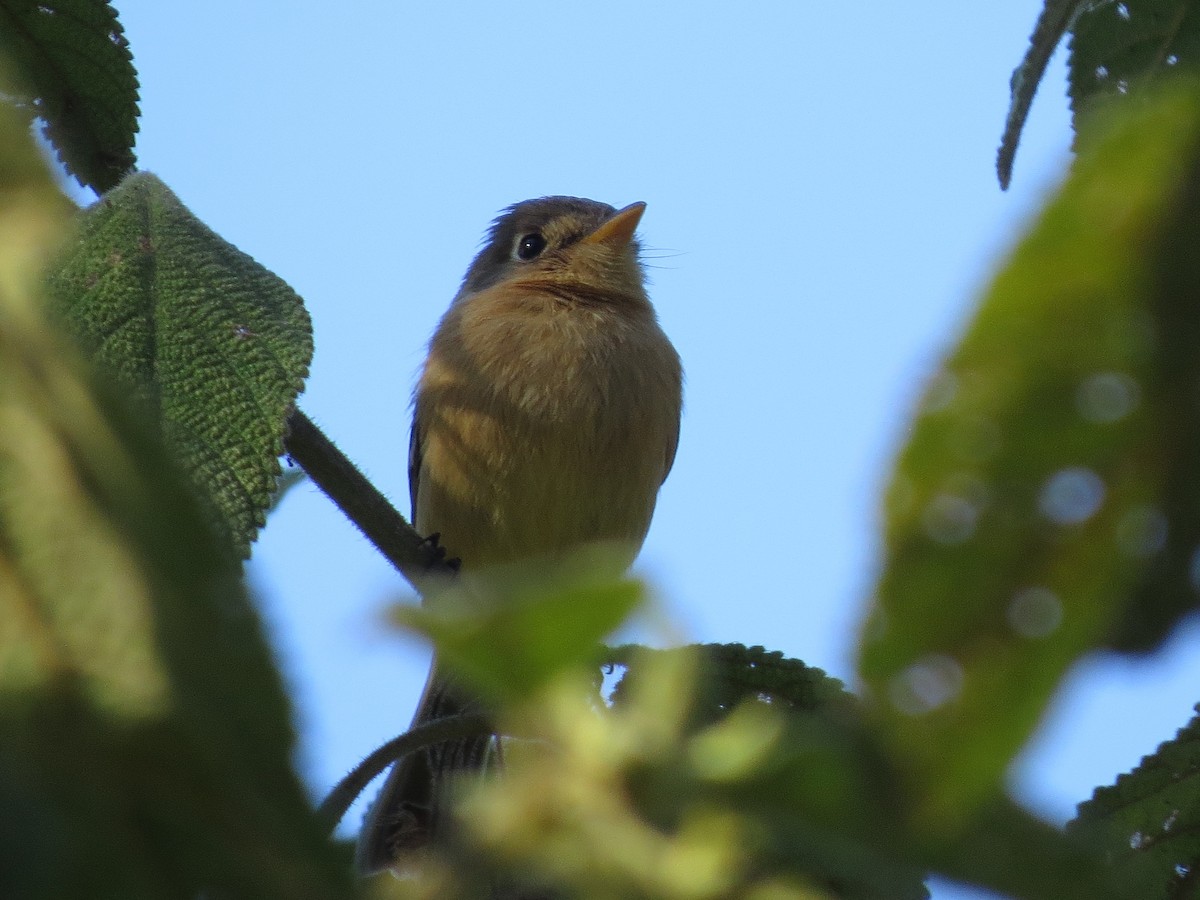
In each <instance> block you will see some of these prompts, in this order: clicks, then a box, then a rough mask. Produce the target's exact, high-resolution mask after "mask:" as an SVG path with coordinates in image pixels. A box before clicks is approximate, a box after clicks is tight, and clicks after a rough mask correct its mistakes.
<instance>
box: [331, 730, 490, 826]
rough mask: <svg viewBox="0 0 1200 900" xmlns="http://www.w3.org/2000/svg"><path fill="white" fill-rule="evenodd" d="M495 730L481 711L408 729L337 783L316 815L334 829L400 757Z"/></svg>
mask: <svg viewBox="0 0 1200 900" xmlns="http://www.w3.org/2000/svg"><path fill="white" fill-rule="evenodd" d="M492 731H493V727H492V724H491V721H490V720H489V719H488V717H487V716H484V715H480V714H478V713H468V714H464V715H461V716H446V717H445V718H442V719H434V720H433V721H432V722H427V723H425V724H424V725H419V726H417V727H416V728H413V729H411V730H409V731H406V732H404V734H402V735H400V736H399V737H395V738H392V739H391V740H390V741H388V742H387V743H386V744H384V745H383V746H381V747H380V748H379V749H378V750H375V751H374V752H373V753H371V754H370V755H369V756H368V757H367V758H366V759H364V760H363V761H362V762H360V763H359V764H358V765H357V766H355V767H354V768H353V769H351V770H350V773H349V774H348V775H347V776H346V777H345V778H343V779H342V780H341V781H339V782H338V783H337V784H335V785H334V786H333V790H331V791H330V792H329V795H328V796H327V797H326V798H325V799H324V800H323V801H321V805H320V807H319V808H318V809H317V815H318V816H320V818H321V819H322V821H324V822H326V823H327V824H328V826H329V830H330V831H331V832H332V831H333V829H334V828H335V827H337V824H338V822H340V821H342V817H343V816H344V815H346V810H348V809H349V808H350V804H352V803H353V802H354V801H355V799H356V798H357V797H358V795H359V794H361V793H362V792H363V789H364V788H366V786H367V785H368V784H370V783H371V781H372V780H373V779H374V778H375V776H377V775H378V774H379V773H380V772H382V771H383V770H384V769H386V768H387V767H388V766H390V765H391V764H392V763H393V762H395V761H396V760H398V759H399V758H400V757H402V756H407V755H408V754H409V753H413V752H415V751H417V750H422V749H424V748H425V747H430V746H432V745H434V744H441V743H443V742H444V741H453V740H459V739H461V738H468V737H477V736H479V735H483V734H491V733H492Z"/></svg>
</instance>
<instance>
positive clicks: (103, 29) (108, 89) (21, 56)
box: [0, 0, 138, 193]
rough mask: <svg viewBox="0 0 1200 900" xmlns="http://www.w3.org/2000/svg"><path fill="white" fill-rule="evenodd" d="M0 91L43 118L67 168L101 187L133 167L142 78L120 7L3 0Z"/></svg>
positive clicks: (86, 1)
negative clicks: (8, 70)
mask: <svg viewBox="0 0 1200 900" xmlns="http://www.w3.org/2000/svg"><path fill="white" fill-rule="evenodd" d="M0 59H3V60H5V62H6V63H7V64H8V65H10V66H12V68H13V69H15V72H16V80H15V82H13V81H12V80H11V79H5V83H4V84H3V90H4V92H5V94H7V95H8V96H9V97H12V98H18V99H19V100H21V101H22V102H23V104H24V105H26V108H27V110H28V111H29V112H30V113H31V114H33V115H36V116H39V117H40V118H41V119H42V120H43V121H44V122H45V123H46V125H45V132H46V137H47V138H49V140H50V143H51V144H52V145H53V146H54V148H55V150H56V151H57V152H58V156H59V158H60V159H61V160H62V163H63V165H64V166H65V167H66V169H67V171H68V172H70V173H71V174H72V175H74V176H75V177H76V178H77V179H78V180H79V182H80V183H81V184H84V185H86V186H88V187H91V188H92V189H94V190H95V191H96V192H97V193H103V192H104V191H107V190H109V189H110V188H112V187H114V186H115V185H116V184H117V183H118V182H119V181H120V180H121V178H122V176H123V175H124V174H125V173H126V172H127V171H129V170H130V169H131V168H132V167H133V163H134V155H133V140H134V134H135V133H136V132H137V117H138V106H137V103H138V81H137V72H136V71H134V68H133V57H132V55H131V54H130V52H129V43H128V41H126V40H125V34H124V31H123V30H122V28H121V23H120V22H118V21H117V13H116V10H114V9H113V8H112V7H111V6H109V5H108V4H107V3H104V2H101V0H0Z"/></svg>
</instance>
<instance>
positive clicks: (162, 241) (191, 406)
mask: <svg viewBox="0 0 1200 900" xmlns="http://www.w3.org/2000/svg"><path fill="white" fill-rule="evenodd" d="M61 266H62V267H61V270H60V271H59V272H58V273H57V274H56V276H55V277H54V279H53V281H52V287H53V292H54V294H55V297H56V298H57V301H58V305H59V308H60V309H61V311H62V312H63V314H64V315H65V316H66V318H67V320H68V321H69V322H70V323H71V325H72V326H73V328H74V329H75V330H76V332H77V333H78V334H79V335H80V336H81V337H82V339H83V341H84V343H85V345H86V346H88V347H89V348H91V349H92V350H93V351H94V353H95V356H96V358H97V359H98V360H99V361H100V363H102V364H103V365H104V366H105V367H107V368H108V369H109V370H110V371H112V372H115V373H116V374H117V376H118V377H120V378H121V379H122V380H123V381H124V383H125V384H126V385H127V386H128V387H129V388H130V389H131V390H133V391H134V392H135V393H137V394H138V395H140V396H141V397H142V398H144V399H145V400H146V401H148V403H149V404H150V406H151V408H152V409H153V410H154V412H155V414H156V415H157V416H158V417H159V418H160V419H161V422H162V426H163V431H164V433H165V435H166V437H167V440H168V443H169V444H170V445H171V446H172V447H173V448H175V450H176V452H177V455H178V456H179V458H181V459H182V461H183V463H184V466H185V467H186V468H187V470H188V471H189V472H190V473H191V475H192V477H193V478H194V479H195V480H196V482H197V483H198V484H200V485H201V486H202V487H203V489H204V490H205V491H206V493H207V495H208V496H210V497H211V498H212V500H213V502H214V503H215V504H216V507H217V508H218V509H219V510H220V513H221V515H220V518H221V520H222V522H223V523H224V525H225V527H226V528H227V529H228V531H229V535H228V539H229V542H230V544H231V546H232V547H233V548H234V549H235V550H236V551H237V552H238V553H240V554H241V555H243V556H245V555H247V554H248V553H249V548H250V542H251V541H253V540H254V537H255V535H256V533H257V529H258V528H259V527H260V526H261V525H262V524H263V522H264V517H265V514H266V510H267V509H268V508H269V507H270V505H271V500H272V497H273V496H274V494H275V489H276V478H277V477H278V475H279V473H280V466H279V455H280V454H281V453H282V452H283V443H282V442H283V433H284V423H285V421H286V418H287V415H288V412H289V411H290V409H291V407H292V404H293V402H294V401H295V398H296V395H297V394H298V393H299V391H300V389H301V388H302V387H303V384H304V378H305V376H306V375H307V374H308V364H309V361H310V360H311V358H312V327H311V323H310V321H309V318H308V313H307V312H306V311H305V309H304V305H303V303H302V302H301V300H300V298H299V297H298V296H296V294H295V292H293V291H292V289H291V288H289V287H288V286H287V284H285V283H284V282H283V281H282V280H281V279H279V278H278V277H277V276H275V275H273V274H271V273H270V272H268V271H267V270H266V269H264V268H263V267H262V266H260V265H259V264H258V263H256V262H255V261H254V260H253V259H251V258H250V257H249V256H247V255H246V254H244V253H242V252H240V251H239V250H237V248H235V247H233V246H232V245H231V244H229V243H227V242H225V241H224V240H222V239H221V238H220V237H218V236H217V235H216V234H214V233H213V232H212V231H211V230H210V229H209V228H208V227H206V226H205V225H204V224H203V223H202V222H200V221H199V220H198V219H196V218H195V217H194V216H193V215H192V214H191V213H190V212H188V210H187V209H185V208H184V206H183V205H182V204H181V203H180V202H179V200H178V199H177V198H176V197H175V195H174V194H172V193H171V191H170V190H169V189H168V188H167V187H166V185H164V184H163V183H162V182H161V181H159V180H158V179H157V178H155V177H154V176H153V175H149V174H140V175H135V176H132V177H130V178H128V179H126V180H125V181H124V182H123V183H122V184H121V186H120V187H119V188H117V189H116V190H114V191H112V192H110V193H109V194H107V195H106V196H105V197H104V199H103V200H101V201H100V202H98V203H96V204H95V205H94V206H93V207H91V208H90V209H89V210H87V212H85V213H84V215H83V222H82V228H81V230H80V237H79V240H78V241H77V242H76V243H75V244H74V245H73V247H72V250H71V252H70V254H69V255H68V256H67V258H66V259H64V260H63V262H62V264H61Z"/></svg>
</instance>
